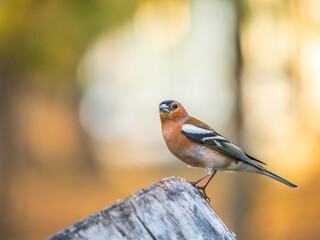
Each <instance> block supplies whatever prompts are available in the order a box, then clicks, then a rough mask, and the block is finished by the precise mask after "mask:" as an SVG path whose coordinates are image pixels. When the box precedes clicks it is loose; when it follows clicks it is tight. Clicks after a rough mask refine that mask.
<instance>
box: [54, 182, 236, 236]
mask: <svg viewBox="0 0 320 240" xmlns="http://www.w3.org/2000/svg"><path fill="white" fill-rule="evenodd" d="M62 239H192V240H194V239H226V240H229V239H235V234H234V233H233V232H232V231H231V230H229V229H228V228H227V227H226V226H225V225H224V223H223V222H222V221H221V220H220V218H219V217H218V216H217V214H216V213H215V211H214V210H213V209H212V208H211V206H210V205H209V204H208V203H207V202H206V201H205V200H204V199H203V197H202V195H201V193H200V192H199V191H198V189H197V188H195V187H193V186H192V185H191V184H190V183H189V182H187V181H186V180H185V179H182V178H174V177H170V178H165V179H163V180H162V181H160V182H157V183H154V184H151V185H150V186H148V187H146V188H144V189H142V190H140V191H138V192H136V193H134V194H132V195H131V196H129V197H128V198H127V199H125V200H124V201H120V200H118V201H116V202H115V203H114V204H112V205H111V206H109V207H107V208H105V209H103V210H101V211H99V212H97V213H95V214H93V215H91V216H89V217H87V218H85V219H83V220H82V221H80V222H78V223H75V224H74V225H72V226H70V227H68V228H66V229H64V230H62V231H61V232H59V233H57V234H56V235H54V236H52V237H51V238H49V240H62Z"/></svg>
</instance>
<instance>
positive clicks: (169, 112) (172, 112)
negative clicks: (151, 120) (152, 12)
mask: <svg viewBox="0 0 320 240" xmlns="http://www.w3.org/2000/svg"><path fill="white" fill-rule="evenodd" d="M159 112H160V119H161V122H164V121H174V122H179V121H182V120H183V119H184V118H186V117H187V116H188V113H187V111H186V110H185V109H184V107H183V106H182V105H181V103H179V102H178V101H175V100H166V101H162V102H161V103H160V105H159Z"/></svg>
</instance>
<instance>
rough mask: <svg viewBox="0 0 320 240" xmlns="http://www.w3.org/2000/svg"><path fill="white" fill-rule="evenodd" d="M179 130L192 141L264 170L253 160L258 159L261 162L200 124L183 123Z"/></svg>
mask: <svg viewBox="0 0 320 240" xmlns="http://www.w3.org/2000/svg"><path fill="white" fill-rule="evenodd" d="M181 132H182V134H183V135H185V136H186V137H188V138H190V139H191V140H193V141H196V142H198V143H201V144H204V145H206V146H208V147H210V148H212V149H214V150H217V151H219V152H222V153H224V154H227V155H229V156H231V157H234V158H236V159H239V160H242V161H244V162H247V163H249V164H251V165H253V166H255V167H257V168H259V169H261V170H263V171H264V170H265V169H264V168H263V167H261V166H260V165H258V164H257V163H255V162H254V161H258V162H260V163H263V162H261V161H260V160H258V159H255V158H253V157H251V156H249V155H248V154H246V153H245V152H244V151H243V150H242V149H241V148H239V147H238V146H237V145H235V144H234V143H233V142H231V141H229V140H228V139H226V138H224V137H223V136H221V135H219V134H218V133H216V132H214V131H211V130H209V129H205V128H202V126H196V125H192V124H185V125H183V127H182V131H181ZM263 164H264V163H263Z"/></svg>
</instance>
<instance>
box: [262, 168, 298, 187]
mask: <svg viewBox="0 0 320 240" xmlns="http://www.w3.org/2000/svg"><path fill="white" fill-rule="evenodd" d="M262 173H263V174H264V175H266V176H268V177H271V178H273V179H275V180H277V181H279V182H282V183H283V184H285V185H287V186H289V187H292V188H298V186H297V185H295V184H293V183H292V182H289V181H288V180H285V179H284V178H282V177H279V176H278V175H276V174H274V173H272V172H270V171H268V170H266V171H264V172H262Z"/></svg>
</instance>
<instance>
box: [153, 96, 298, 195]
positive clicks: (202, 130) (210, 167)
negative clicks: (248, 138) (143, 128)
mask: <svg viewBox="0 0 320 240" xmlns="http://www.w3.org/2000/svg"><path fill="white" fill-rule="evenodd" d="M159 112H160V119H161V128H162V135H163V138H164V140H165V142H166V145H167V147H168V149H169V150H170V152H171V153H172V154H173V155H175V156H176V157H177V158H178V159H180V160H181V161H183V162H185V163H186V164H188V165H191V166H193V167H201V168H205V169H206V170H207V174H205V175H204V176H202V177H201V178H199V179H198V180H196V181H195V182H192V183H191V184H192V185H194V186H196V187H197V188H198V189H199V190H201V191H202V195H203V197H204V198H205V199H206V200H207V199H208V200H209V201H210V199H209V198H208V196H207V195H206V193H205V189H206V187H207V186H208V184H209V182H210V181H211V179H212V178H213V176H214V175H215V174H216V172H217V171H234V172H252V173H259V174H263V175H266V176H268V177H271V178H273V179H275V180H277V181H279V182H282V183H284V184H286V185H288V186H289V187H292V188H297V186H296V185H295V184H293V183H291V182H289V181H287V180H285V179H283V178H281V177H279V176H277V175H276V174H274V173H272V172H270V171H268V170H267V169H265V168H263V167H262V166H260V165H259V164H258V163H260V164H265V163H264V162H262V161H260V160H258V159H256V158H254V157H252V156H250V155H248V154H247V153H245V152H244V151H243V150H242V149H241V148H240V147H238V146H236V145H235V144H234V143H233V142H231V141H229V140H228V139H226V138H225V137H223V136H221V135H220V134H218V133H217V132H216V131H215V130H213V129H212V128H211V127H209V126H208V125H207V124H205V123H203V122H201V121H199V120H198V119H196V118H193V117H191V116H189V114H188V113H187V111H186V110H185V109H184V107H183V106H182V105H181V104H180V103H179V102H177V101H174V100H166V101H163V102H161V103H160V105H159ZM210 175H211V176H210ZM208 176H210V178H209V179H208V181H207V182H206V183H205V184H204V185H203V186H201V187H200V186H197V184H198V183H199V182H200V181H201V180H203V179H204V178H206V177H208Z"/></svg>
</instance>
